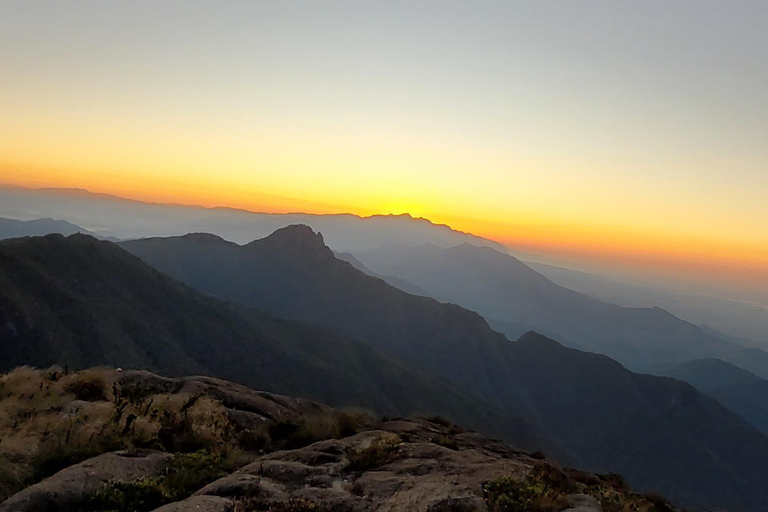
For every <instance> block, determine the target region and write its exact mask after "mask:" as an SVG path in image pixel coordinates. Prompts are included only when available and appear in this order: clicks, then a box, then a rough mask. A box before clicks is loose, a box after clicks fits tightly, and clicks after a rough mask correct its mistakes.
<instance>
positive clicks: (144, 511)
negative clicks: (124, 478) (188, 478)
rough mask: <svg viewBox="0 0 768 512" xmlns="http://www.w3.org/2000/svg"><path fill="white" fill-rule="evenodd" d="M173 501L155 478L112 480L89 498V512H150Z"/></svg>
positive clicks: (86, 503) (87, 506) (87, 507)
mask: <svg viewBox="0 0 768 512" xmlns="http://www.w3.org/2000/svg"><path fill="white" fill-rule="evenodd" d="M171 501H173V500H172V499H171V498H170V497H169V496H168V494H167V493H166V492H165V490H164V489H163V486H162V484H161V482H160V481H159V480H158V479H154V478H142V479H139V480H134V481H132V482H112V483H110V484H108V485H107V486H106V487H104V488H103V489H101V490H100V491H99V492H97V493H96V494H95V495H94V496H92V497H91V498H90V499H89V500H87V501H86V502H85V503H84V504H83V506H82V510H83V511H87V512H148V511H150V510H154V509H156V508H159V507H161V506H163V505H165V504H166V503H170V502H171Z"/></svg>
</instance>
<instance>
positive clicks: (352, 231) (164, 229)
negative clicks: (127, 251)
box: [0, 186, 507, 252]
mask: <svg viewBox="0 0 768 512" xmlns="http://www.w3.org/2000/svg"><path fill="white" fill-rule="evenodd" d="M0 216H7V217H13V218H18V219H36V218H40V217H44V216H49V217H55V218H57V219H66V220H68V221H70V222H73V223H75V224H77V225H80V226H83V227H85V228H87V229H89V230H90V231H92V232H94V233H97V234H99V235H102V236H111V237H116V238H121V239H129V238H143V237H149V236H171V235H183V234H186V233H194V232H206V233H213V234H216V235H218V236H220V237H222V238H224V239H226V240H231V241H234V242H237V243H247V242H250V241H251V240H254V239H256V238H262V237H265V236H267V235H269V234H270V233H272V232H273V231H275V230H276V229H279V228H282V227H285V226H289V225H291V224H307V225H309V226H312V227H313V228H314V229H315V230H318V231H322V232H323V234H324V235H325V237H326V240H327V241H328V243H329V244H330V245H331V247H333V248H334V250H337V251H342V252H344V251H353V250H366V249H371V248H376V247H380V246H385V245H393V244H394V245H399V244H405V245H414V244H420V243H423V242H424V241H429V242H431V243H433V244H435V245H439V246H441V247H451V246H453V245H456V244H460V243H462V242H467V241H471V242H472V243H473V244H475V245H483V246H489V247H493V248H495V249H496V250H499V251H502V252H507V248H506V247H505V246H503V245H501V244H499V243H497V242H494V241H492V240H488V239H485V238H481V237H478V236H475V235H471V234H468V233H462V232H460V231H455V230H453V229H451V228H450V227H448V226H445V225H441V224H434V223H432V222H430V221H429V220H426V219H415V218H412V217H411V216H410V215H374V216H371V217H359V216H357V215H351V214H338V215H315V214H305V213H290V214H269V213H256V212H249V211H245V210H237V209H234V208H203V207H200V206H183V205H169V204H151V203H144V202H141V201H133V200H128V199H123V198H120V197H116V196H111V195H107V194H95V193H91V192H88V191H86V190H81V189H26V188H21V187H8V186H0ZM40 234H45V233H40Z"/></svg>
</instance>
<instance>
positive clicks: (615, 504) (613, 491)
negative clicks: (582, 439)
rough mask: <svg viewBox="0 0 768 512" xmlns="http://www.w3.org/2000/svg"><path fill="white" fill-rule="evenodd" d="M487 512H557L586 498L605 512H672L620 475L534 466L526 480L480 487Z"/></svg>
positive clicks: (506, 479)
mask: <svg viewBox="0 0 768 512" xmlns="http://www.w3.org/2000/svg"><path fill="white" fill-rule="evenodd" d="M483 494H484V497H485V502H486V504H487V506H488V511H489V512H560V511H561V510H564V509H566V508H568V506H569V505H568V502H567V499H566V497H567V496H568V495H573V494H586V495H588V496H591V497H593V498H595V499H596V500H597V501H598V502H599V503H600V505H601V506H602V507H603V510H604V511H605V512H675V509H674V508H673V507H671V506H670V505H669V504H668V503H667V502H666V500H664V499H663V498H659V497H656V496H655V495H640V494H637V493H634V492H631V491H630V490H629V488H628V487H627V485H626V483H625V482H624V480H623V478H622V477H621V476H619V475H614V474H606V475H593V474H591V473H584V472H581V471H577V470H573V469H562V468H558V467H555V466H553V465H551V464H548V463H543V462H542V463H537V464H536V466H535V467H534V470H533V471H532V473H531V474H530V475H529V477H528V478H527V479H524V480H520V479H515V478H511V477H507V476H502V477H500V478H497V479H495V480H492V481H490V482H487V483H486V484H485V485H484V487H483Z"/></svg>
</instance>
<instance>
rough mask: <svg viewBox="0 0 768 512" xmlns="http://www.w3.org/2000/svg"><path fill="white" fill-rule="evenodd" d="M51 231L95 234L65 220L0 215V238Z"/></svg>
mask: <svg viewBox="0 0 768 512" xmlns="http://www.w3.org/2000/svg"><path fill="white" fill-rule="evenodd" d="M52 233H58V234H60V235H64V236H69V235H74V234H75V233H82V234H84V235H91V236H95V235H94V234H93V233H91V232H90V231H88V230H87V229H83V228H81V227H80V226H76V225H74V224H72V223H71V222H67V221H65V220H55V219H47V218H46V219H34V220H27V221H23V220H17V219H6V218H2V217H0V240H5V239H8V238H20V237H24V236H44V235H48V234H52Z"/></svg>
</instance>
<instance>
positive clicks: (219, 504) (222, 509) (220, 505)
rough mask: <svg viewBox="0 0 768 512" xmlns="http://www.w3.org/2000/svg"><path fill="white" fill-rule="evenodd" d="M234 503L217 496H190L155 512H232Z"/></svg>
mask: <svg viewBox="0 0 768 512" xmlns="http://www.w3.org/2000/svg"><path fill="white" fill-rule="evenodd" d="M234 509H235V503H234V502H233V501H232V500H228V499H226V498H219V497H217V496H192V497H191V498H187V499H186V500H184V501H179V502H176V503H171V504H169V505H165V506H163V507H160V508H158V509H155V512H232V511H233V510H234Z"/></svg>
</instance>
